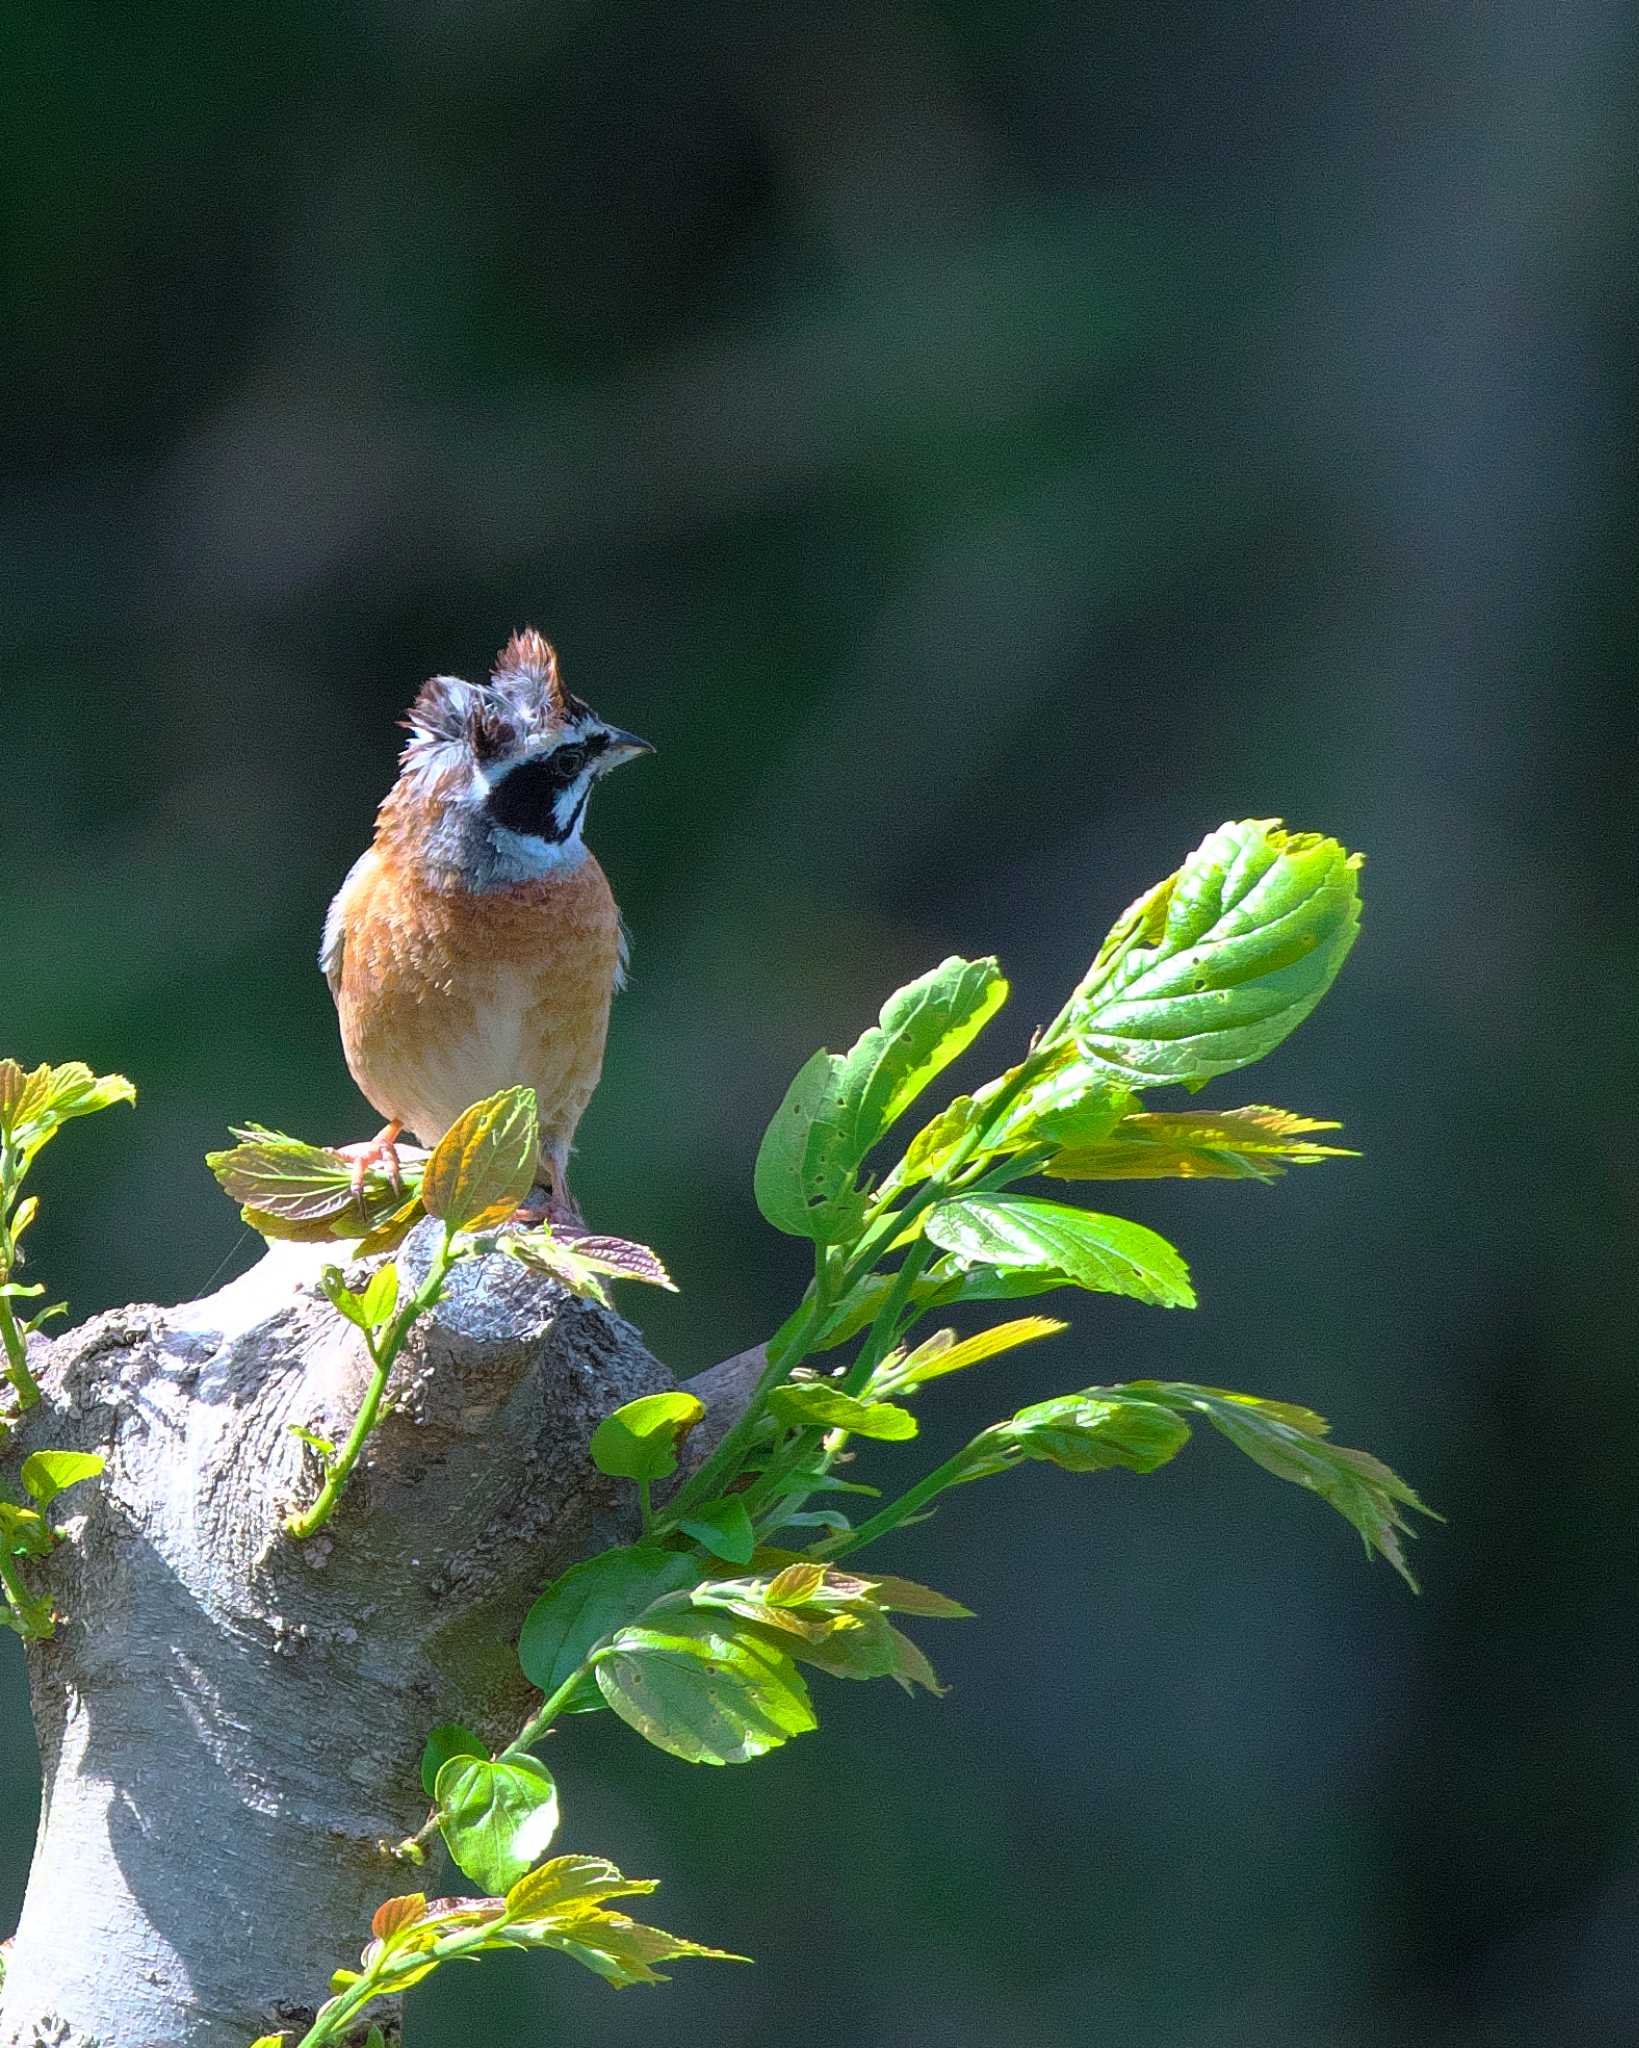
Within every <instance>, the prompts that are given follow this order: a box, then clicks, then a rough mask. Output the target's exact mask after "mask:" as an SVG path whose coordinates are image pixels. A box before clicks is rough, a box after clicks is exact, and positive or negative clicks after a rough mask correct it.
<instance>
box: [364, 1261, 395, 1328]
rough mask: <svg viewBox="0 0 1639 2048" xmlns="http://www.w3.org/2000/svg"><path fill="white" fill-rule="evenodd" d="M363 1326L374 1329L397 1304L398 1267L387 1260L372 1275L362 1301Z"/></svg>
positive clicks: (386, 1317)
mask: <svg viewBox="0 0 1639 2048" xmlns="http://www.w3.org/2000/svg"><path fill="white" fill-rule="evenodd" d="M361 1305H362V1308H363V1313H364V1321H365V1326H366V1328H368V1329H372V1330H373V1329H376V1328H378V1327H379V1326H380V1325H381V1324H382V1323H384V1322H386V1321H387V1319H388V1317H389V1316H391V1314H392V1313H393V1310H394V1309H395V1308H397V1306H398V1267H397V1266H396V1265H395V1264H394V1263H393V1262H392V1261H391V1260H389V1261H388V1263H387V1264H386V1265H385V1266H382V1267H381V1268H379V1269H378V1271H377V1272H376V1273H375V1274H374V1275H373V1276H372V1278H371V1280H370V1284H369V1285H368V1286H367V1287H366V1288H365V1290H364V1296H363V1301H362V1304H361Z"/></svg>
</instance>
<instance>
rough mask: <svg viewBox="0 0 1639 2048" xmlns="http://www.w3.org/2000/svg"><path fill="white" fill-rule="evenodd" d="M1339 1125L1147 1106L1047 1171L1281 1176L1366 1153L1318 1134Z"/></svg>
mask: <svg viewBox="0 0 1639 2048" xmlns="http://www.w3.org/2000/svg"><path fill="white" fill-rule="evenodd" d="M1338 1128H1339V1126H1338V1125H1337V1124H1335V1123H1327V1122H1324V1121H1322V1120H1321V1119H1319V1118H1316V1117H1312V1116H1296V1115H1294V1114H1293V1112H1292V1111H1291V1110H1289V1109H1270V1108H1268V1107H1266V1106H1265V1105H1263V1104H1253V1105H1250V1106H1249V1107H1247V1108H1245V1109H1223V1110H1219V1111H1218V1112H1217V1113H1216V1114H1215V1115H1212V1114H1205V1113H1202V1112H1199V1111H1196V1110H1184V1111H1182V1112H1180V1113H1177V1114H1172V1115H1156V1114H1153V1113H1151V1112H1148V1111H1143V1112H1139V1113H1138V1114H1135V1115H1132V1116H1125V1117H1123V1118H1122V1119H1121V1121H1120V1122H1119V1123H1118V1124H1116V1125H1115V1126H1114V1127H1113V1129H1112V1130H1111V1131H1110V1132H1109V1134H1108V1136H1107V1137H1104V1138H1102V1139H1100V1140H1099V1141H1098V1142H1097V1143H1094V1144H1090V1145H1089V1144H1072V1145H1069V1146H1067V1147H1066V1149H1065V1150H1064V1151H1062V1152H1060V1153H1058V1154H1057V1155H1056V1156H1055V1157H1054V1158H1052V1159H1049V1160H1048V1161H1047V1163H1046V1165H1044V1166H1043V1167H1042V1169H1041V1170H1042V1172H1043V1173H1044V1174H1046V1175H1047V1176H1048V1178H1049V1179H1051V1180H1161V1179H1169V1180H1273V1179H1274V1178H1275V1177H1276V1176H1277V1175H1278V1174H1281V1173H1284V1172H1285V1170H1286V1168H1287V1167H1288V1166H1311V1165H1314V1164H1315V1163H1316V1162H1317V1161H1319V1160H1322V1159H1355V1158H1358V1157H1359V1155H1358V1153H1354V1152H1350V1151H1347V1150H1346V1149H1345V1148H1344V1147H1343V1146H1341V1145H1317V1144H1316V1143H1315V1142H1314V1140H1313V1138H1312V1137H1311V1136H1310V1133H1311V1132H1314V1131H1335V1130H1337V1129H1338Z"/></svg>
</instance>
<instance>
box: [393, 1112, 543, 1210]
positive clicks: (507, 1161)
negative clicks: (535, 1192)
mask: <svg viewBox="0 0 1639 2048" xmlns="http://www.w3.org/2000/svg"><path fill="white" fill-rule="evenodd" d="M539 1165H540V1124H539V1119H538V1116H537V1113H536V1106H535V1091H534V1089H533V1088H506V1089H503V1090H502V1091H501V1092H500V1093H499V1094H498V1095H491V1096H489V1097H488V1098H487V1099H486V1100H485V1101H483V1102H476V1103H474V1104H473V1106H472V1107H471V1109H469V1110H467V1111H465V1112H464V1113H463V1114H462V1115H461V1116H459V1117H457V1118H456V1120H455V1122H454V1123H453V1124H452V1125H451V1126H450V1128H449V1129H448V1130H447V1131H446V1132H445V1133H444V1135H443V1137H442V1138H441V1139H440V1140H439V1142H438V1144H437V1145H436V1146H435V1147H434V1148H433V1154H432V1157H431V1158H430V1159H429V1160H428V1161H427V1170H426V1173H425V1174H424V1175H423V1177H422V1182H421V1199H422V1202H423V1203H424V1205H425V1207H426V1210H427V1213H428V1215H429V1216H436V1217H437V1218H438V1219H439V1221H440V1222H442V1223H443V1224H444V1225H445V1227H446V1228H447V1229H450V1230H488V1229H493V1228H494V1227H495V1226H496V1225H497V1224H501V1223H505V1222H506V1220H507V1219H508V1217H510V1216H511V1215H512V1214H513V1213H514V1211H515V1210H516V1209H517V1208H518V1206H519V1204H520V1203H522V1202H524V1201H526V1200H527V1199H528V1197H529V1193H530V1190H531V1189H532V1188H533V1187H534V1185H535V1178H536V1174H537V1172H538V1170H539Z"/></svg>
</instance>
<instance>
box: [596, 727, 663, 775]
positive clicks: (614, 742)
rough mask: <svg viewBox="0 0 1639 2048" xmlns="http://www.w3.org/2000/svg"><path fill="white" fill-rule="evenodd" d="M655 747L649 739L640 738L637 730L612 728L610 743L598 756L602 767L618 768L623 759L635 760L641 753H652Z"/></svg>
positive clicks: (599, 764)
mask: <svg viewBox="0 0 1639 2048" xmlns="http://www.w3.org/2000/svg"><path fill="white" fill-rule="evenodd" d="M653 752H654V748H653V747H652V746H651V745H650V744H649V742H648V741H647V740H640V739H639V738H638V736H637V734H636V733H635V732H620V731H618V730H611V731H610V734H609V744H608V745H607V746H606V747H605V748H604V750H603V752H602V753H601V754H600V755H599V756H598V766H599V767H600V768H618V767H619V766H620V765H621V763H622V762H623V761H635V760H636V759H637V757H638V755H639V754H652V753H653Z"/></svg>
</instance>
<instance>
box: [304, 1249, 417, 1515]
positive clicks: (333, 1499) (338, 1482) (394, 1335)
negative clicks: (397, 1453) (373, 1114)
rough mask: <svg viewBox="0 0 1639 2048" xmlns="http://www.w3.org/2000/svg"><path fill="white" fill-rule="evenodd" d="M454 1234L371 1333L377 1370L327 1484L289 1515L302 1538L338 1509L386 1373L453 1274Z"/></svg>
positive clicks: (384, 1387) (378, 1403) (377, 1411)
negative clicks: (379, 1330) (379, 1334)
mask: <svg viewBox="0 0 1639 2048" xmlns="http://www.w3.org/2000/svg"><path fill="white" fill-rule="evenodd" d="M455 1260H456V1252H455V1249H454V1238H453V1236H452V1234H451V1233H450V1232H449V1231H446V1232H445V1233H444V1238H443V1242H442V1243H441V1244H440V1245H439V1248H438V1251H437V1253H436V1254H435V1256H434V1258H433V1262H432V1264H431V1266H429V1267H428V1269H427V1277H426V1279H425V1280H423V1281H422V1283H421V1285H420V1286H419V1287H418V1288H417V1289H416V1291H415V1293H414V1295H413V1296H412V1297H411V1298H410V1300H409V1301H408V1302H407V1303H406V1304H405V1305H404V1307H403V1308H401V1309H400V1310H399V1312H398V1314H397V1315H396V1316H394V1318H393V1320H392V1322H391V1323H390V1324H389V1325H388V1328H387V1335H386V1336H385V1338H383V1339H382V1340H381V1342H380V1343H379V1344H378V1343H377V1342H376V1340H375V1338H374V1336H373V1335H367V1337H366V1342H367V1343H368V1344H369V1346H370V1356H371V1358H372V1359H373V1360H374V1361H375V1370H374V1371H373V1372H372V1373H371V1375H370V1384H369V1386H368V1387H366V1388H365V1390H364V1399H363V1401H362V1402H361V1403H360V1404H359V1412H358V1414H357V1415H356V1416H355V1417H354V1419H353V1427H352V1429H351V1430H350V1431H349V1432H348V1436H347V1441H346V1443H344V1444H343V1445H342V1447H341V1449H340V1450H339V1451H338V1452H337V1453H336V1455H335V1457H334V1458H333V1459H332V1460H331V1462H330V1464H329V1466H328V1467H327V1468H326V1471H325V1475H324V1484H323V1485H322V1486H321V1487H320V1488H319V1491H318V1494H317V1496H316V1498H315V1499H314V1501H313V1504H312V1505H311V1507H307V1508H304V1509H303V1510H302V1512H301V1513H300V1514H298V1515H290V1516H287V1517H286V1520H285V1533H286V1535H288V1536H292V1537H294V1538H295V1539H296V1541H297V1542H298V1543H301V1542H305V1541H306V1539H307V1538H308V1537H309V1536H312V1535H314V1534H316V1533H317V1531H318V1530H320V1529H322V1528H323V1527H324V1525H325V1523H326V1522H328V1521H329V1519H330V1517H331V1515H332V1514H333V1513H334V1512H335V1507H336V1503H337V1501H338V1500H339V1499H340V1498H341V1494H342V1489H343V1488H344V1487H345V1486H346V1484H347V1482H348V1480H349V1478H350V1477H351V1476H352V1471H353V1467H354V1466H355V1465H356V1464H357V1463H358V1461H359V1458H360V1456H361V1454H362V1453H363V1450H364V1446H365V1443H366V1442H367V1441H368V1439H369V1435H370V1432H371V1430H373V1429H374V1428H375V1426H376V1417H377V1416H378V1415H379V1414H380V1412H381V1402H382V1396H383V1395H384V1394H385V1393H386V1391H387V1381H388V1377H389V1375H390V1374H391V1372H392V1370H393V1366H394V1365H395V1363H396V1362H397V1359H398V1355H399V1353H400V1352H401V1351H402V1350H403V1349H404V1342H405V1339H406V1338H407V1337H408V1336H409V1334H410V1332H411V1330H413V1329H414V1328H415V1326H416V1324H417V1323H418V1322H419V1321H420V1320H421V1318H422V1317H423V1316H424V1315H425V1314H426V1313H427V1311H428V1309H430V1308H432V1307H433V1306H434V1305H435V1304H436V1303H437V1301H438V1300H439V1298H440V1296H441V1295H442V1294H443V1292H444V1282H445V1281H446V1280H447V1279H448V1278H449V1275H450V1268H451V1266H453V1265H454V1264H455Z"/></svg>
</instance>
